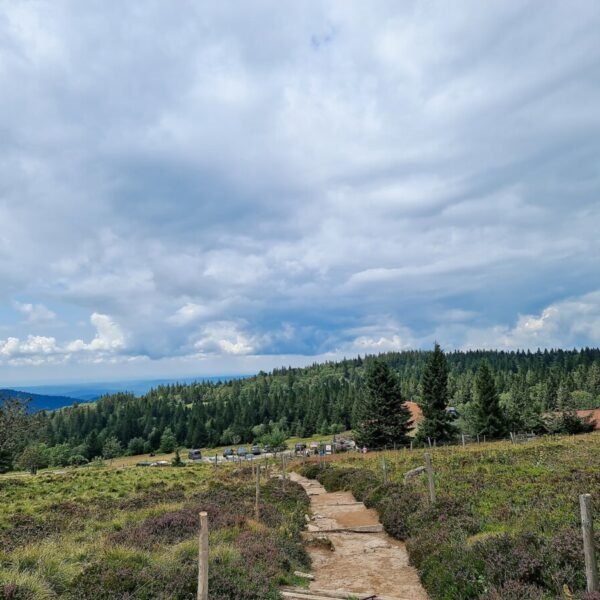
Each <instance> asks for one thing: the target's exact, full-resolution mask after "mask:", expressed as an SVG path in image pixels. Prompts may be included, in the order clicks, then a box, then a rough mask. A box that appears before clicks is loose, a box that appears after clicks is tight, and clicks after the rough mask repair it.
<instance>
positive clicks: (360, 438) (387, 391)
mask: <svg viewBox="0 0 600 600" xmlns="http://www.w3.org/2000/svg"><path fill="white" fill-rule="evenodd" d="M365 384H366V385H365V387H366V392H365V395H364V396H363V398H362V399H361V400H359V404H358V406H357V420H358V422H357V426H356V430H355V433H356V442H357V443H358V444H359V445H360V446H368V447H370V448H383V447H385V446H392V445H394V444H405V443H407V442H408V437H407V434H408V432H409V430H410V428H411V420H410V417H411V415H410V411H409V410H408V408H407V406H406V404H405V400H404V399H403V398H402V394H401V392H400V384H399V382H398V379H397V377H396V375H395V374H394V373H393V372H392V370H391V369H390V367H389V365H388V364H387V363H386V362H385V361H383V360H381V359H374V360H372V361H370V362H369V365H368V368H367V373H366V382H365Z"/></svg>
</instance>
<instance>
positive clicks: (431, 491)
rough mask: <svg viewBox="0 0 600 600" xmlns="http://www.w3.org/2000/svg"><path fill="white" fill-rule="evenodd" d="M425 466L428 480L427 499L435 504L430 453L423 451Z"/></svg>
mask: <svg viewBox="0 0 600 600" xmlns="http://www.w3.org/2000/svg"><path fill="white" fill-rule="evenodd" d="M425 467H426V469H427V479H428V480H429V499H430V500H431V504H435V483H434V482H433V467H432V466H431V454H429V452H426V453H425Z"/></svg>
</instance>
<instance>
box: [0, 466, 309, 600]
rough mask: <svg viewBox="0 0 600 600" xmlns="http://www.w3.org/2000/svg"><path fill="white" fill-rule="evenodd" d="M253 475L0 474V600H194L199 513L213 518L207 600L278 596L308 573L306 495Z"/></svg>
mask: <svg viewBox="0 0 600 600" xmlns="http://www.w3.org/2000/svg"><path fill="white" fill-rule="evenodd" d="M254 485H255V484H254V481H253V480H252V478H251V474H250V470H249V468H248V469H247V470H244V469H238V468H236V467H235V466H226V467H220V468H219V469H214V468H213V467H211V466H209V465H194V466H188V467H183V468H163V469H142V468H125V469H119V468H106V467H104V468H103V467H98V468H84V469H76V470H69V471H67V472H65V473H59V474H57V473H41V474H39V475H37V476H28V477H3V478H0V506H2V510H1V511H0V598H2V599H6V600H9V599H11V600H17V599H18V600H23V599H32V600H33V599H35V600H37V599H50V598H67V599H73V600H75V599H78V600H81V599H87V598H89V599H92V598H93V599H94V600H100V599H109V598H110V599H125V598H127V599H134V598H135V599H148V600H149V599H151V598H153V599H154V598H163V599H166V598H169V599H184V598H185V599H188V598H189V599H191V598H195V591H196V580H197V553H198V544H197V535H198V528H199V527H198V512H199V511H200V510H207V511H208V513H209V521H210V540H209V545H210V581H209V584H210V589H211V594H210V598H211V600H215V599H218V600H226V599H227V600H230V599H231V598H239V599H240V600H255V599H256V600H257V599H259V598H265V599H271V598H273V599H275V598H279V594H278V591H277V588H278V586H279V585H280V584H281V583H295V581H294V577H293V575H292V573H293V570H294V569H298V568H302V569H306V568H307V567H308V564H307V561H308V558H307V555H306V553H305V552H304V549H303V547H302V543H301V539H300V531H301V530H302V528H303V526H304V518H303V515H304V513H305V512H306V509H307V506H308V502H307V498H306V496H305V494H304V492H303V491H302V489H301V488H300V487H299V486H296V485H295V484H289V485H288V486H287V488H286V492H285V493H284V492H283V491H282V489H281V484H280V482H278V481H277V480H270V481H269V482H266V481H263V484H262V488H261V501H262V502H261V504H262V506H261V519H260V521H259V522H257V521H255V520H254V518H253V514H254V493H255V487H254Z"/></svg>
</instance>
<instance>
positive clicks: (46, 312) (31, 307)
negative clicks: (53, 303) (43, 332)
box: [14, 302, 56, 323]
mask: <svg viewBox="0 0 600 600" xmlns="http://www.w3.org/2000/svg"><path fill="white" fill-rule="evenodd" d="M14 306H15V308H16V309H17V310H18V311H19V312H21V313H23V314H24V315H25V316H26V317H27V322H28V323H48V322H51V321H54V320H55V319H56V313H54V312H53V311H51V310H50V309H49V308H47V307H46V306H44V305H43V304H32V303H29V302H27V303H21V302H15V303H14Z"/></svg>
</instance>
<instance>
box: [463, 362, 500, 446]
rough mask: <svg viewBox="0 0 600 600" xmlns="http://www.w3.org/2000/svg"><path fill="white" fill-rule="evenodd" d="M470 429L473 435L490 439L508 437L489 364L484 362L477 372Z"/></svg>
mask: <svg viewBox="0 0 600 600" xmlns="http://www.w3.org/2000/svg"><path fill="white" fill-rule="evenodd" d="M469 416H470V419H469V429H470V432H471V433H472V434H473V435H485V436H486V437H487V438H489V439H496V438H502V437H505V436H506V433H507V428H506V421H505V417H504V414H503V413H502V410H501V408H500V399H499V397H498V393H497V392H496V384H495V383H494V378H493V376H492V372H491V370H490V367H489V364H488V363H487V362H486V361H484V362H482V363H481V366H480V367H479V370H478V371H477V378H476V379H475V394H474V398H473V400H472V410H471V411H470V413H469Z"/></svg>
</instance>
